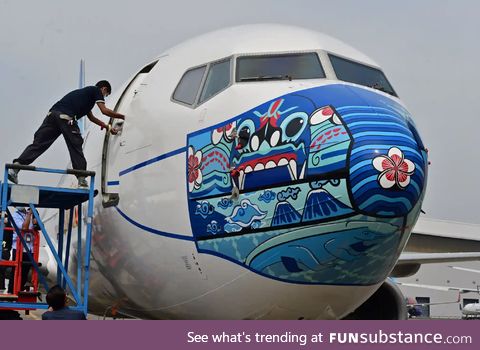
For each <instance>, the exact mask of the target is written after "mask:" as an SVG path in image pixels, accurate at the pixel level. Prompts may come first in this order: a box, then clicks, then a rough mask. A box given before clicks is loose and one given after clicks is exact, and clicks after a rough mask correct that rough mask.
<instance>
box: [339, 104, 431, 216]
mask: <svg viewBox="0 0 480 350" xmlns="http://www.w3.org/2000/svg"><path fill="white" fill-rule="evenodd" d="M379 99H380V103H378V106H370V107H368V106H343V107H339V108H337V110H338V112H339V113H340V115H341V116H342V118H343V120H344V121H345V122H346V124H347V125H348V128H349V130H350V133H351V135H352V137H353V146H352V150H351V153H350V168H349V180H350V191H351V193H352V197H353V199H354V203H353V204H354V205H356V206H357V207H358V208H359V209H360V210H362V211H363V212H365V213H367V214H373V215H383V216H401V215H405V214H407V213H408V212H409V211H410V210H411V209H412V208H413V206H414V205H415V204H416V203H417V201H418V199H419V198H420V195H421V189H423V187H424V181H425V166H426V162H425V158H424V155H422V153H420V151H419V145H418V142H417V140H416V139H415V136H414V135H413V134H412V132H411V131H410V127H409V125H408V120H409V118H410V117H409V116H408V112H406V111H405V110H403V109H399V108H394V107H399V106H394V105H393V106H392V107H390V106H391V105H392V104H393V102H392V101H391V100H387V99H386V98H383V99H385V101H382V98H379ZM368 100H369V102H370V103H372V102H371V101H372V99H371V98H370V99H368ZM392 147H396V148H398V149H400V150H401V151H402V152H403V154H404V157H405V159H408V160H410V161H412V162H413V163H414V164H415V171H414V173H413V175H412V176H411V177H410V184H409V185H408V186H406V188H404V189H400V188H396V187H393V188H392V189H384V188H382V187H381V186H380V184H379V181H378V176H379V174H380V173H379V171H378V170H377V169H375V168H374V166H373V159H374V158H376V157H378V156H380V155H387V154H388V151H389V150H390V149H391V148H392ZM384 208H388V210H384Z"/></svg>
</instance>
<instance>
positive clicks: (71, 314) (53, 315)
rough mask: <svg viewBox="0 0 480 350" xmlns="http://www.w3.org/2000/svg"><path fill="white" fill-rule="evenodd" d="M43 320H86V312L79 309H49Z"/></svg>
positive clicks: (43, 315)
mask: <svg viewBox="0 0 480 350" xmlns="http://www.w3.org/2000/svg"><path fill="white" fill-rule="evenodd" d="M42 320H86V318H85V314H84V313H83V312H81V311H78V310H70V309H67V308H63V309H60V310H55V311H47V312H44V313H43V314H42Z"/></svg>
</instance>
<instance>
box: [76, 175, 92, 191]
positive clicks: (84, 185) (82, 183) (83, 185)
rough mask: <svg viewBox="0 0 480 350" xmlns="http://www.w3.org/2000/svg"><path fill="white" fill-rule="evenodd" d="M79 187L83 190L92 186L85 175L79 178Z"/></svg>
mask: <svg viewBox="0 0 480 350" xmlns="http://www.w3.org/2000/svg"><path fill="white" fill-rule="evenodd" d="M78 188H79V189H83V190H88V189H89V188H90V186H88V182H87V180H85V178H84V177H79V178H78Z"/></svg>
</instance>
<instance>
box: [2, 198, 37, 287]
mask: <svg viewBox="0 0 480 350" xmlns="http://www.w3.org/2000/svg"><path fill="white" fill-rule="evenodd" d="M12 219H13V221H15V225H16V226H17V228H18V229H19V230H21V231H23V232H24V234H23V239H24V240H25V242H26V243H27V247H28V250H29V251H30V253H32V254H33V241H34V236H33V233H32V232H31V230H33V226H34V225H33V220H32V211H31V210H30V208H28V209H26V208H23V207H19V208H17V209H16V210H15V212H14V213H13V215H12ZM18 240H19V238H18V235H17V233H16V232H14V233H13V239H12V261H15V259H16V257H17V254H18V252H17V241H18ZM27 247H23V249H22V250H23V252H22V276H21V279H22V282H21V285H20V290H21V291H22V290H27V289H28V288H29V287H27V285H26V284H27V279H28V273H29V272H30V268H31V266H32V262H31V261H30V258H29V257H28V254H27V249H26V248H27ZM14 276H15V267H13V266H12V272H11V277H10V283H9V284H8V293H9V294H12V293H13V283H14Z"/></svg>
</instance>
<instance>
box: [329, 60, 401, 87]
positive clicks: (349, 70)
mask: <svg viewBox="0 0 480 350" xmlns="http://www.w3.org/2000/svg"><path fill="white" fill-rule="evenodd" d="M328 57H329V58H330V62H331V63H332V67H333V70H334V71H335V74H336V76H337V78H338V79H339V80H343V81H348V82H350V83H355V84H359V85H364V86H368V87H371V88H374V89H377V90H380V91H383V92H386V93H387V94H390V95H393V96H397V94H396V93H395V90H393V87H392V85H390V83H389V82H388V80H387V77H386V76H385V74H383V72H382V71H381V70H380V69H377V68H373V67H369V66H366V65H363V64H361V63H358V62H353V61H350V60H347V59H344V58H341V57H338V56H335V55H332V54H329V55H328Z"/></svg>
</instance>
